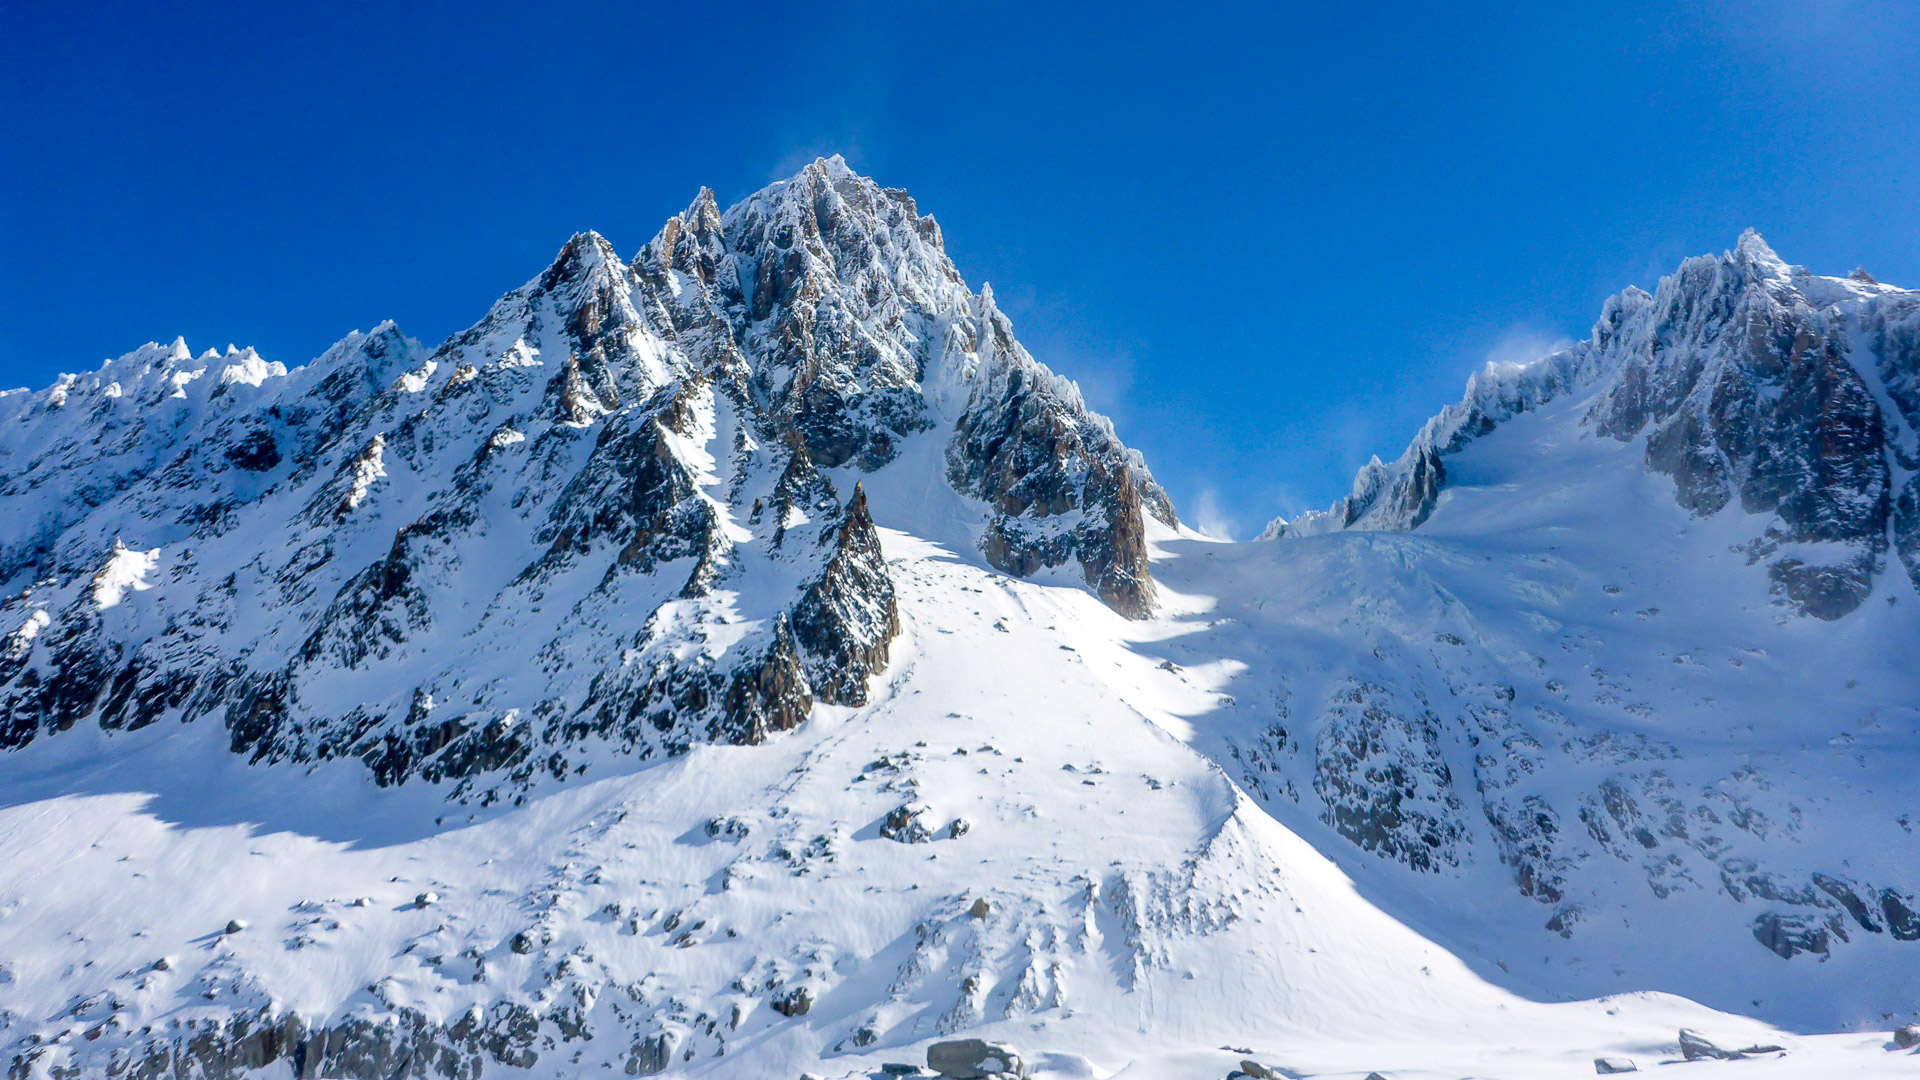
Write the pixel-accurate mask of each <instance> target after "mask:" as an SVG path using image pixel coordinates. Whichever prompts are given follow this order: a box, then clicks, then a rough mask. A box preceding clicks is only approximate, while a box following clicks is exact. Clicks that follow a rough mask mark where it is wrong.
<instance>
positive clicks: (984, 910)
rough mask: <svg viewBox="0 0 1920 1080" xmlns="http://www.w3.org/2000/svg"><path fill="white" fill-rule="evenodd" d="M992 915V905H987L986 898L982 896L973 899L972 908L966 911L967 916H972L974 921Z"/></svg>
mask: <svg viewBox="0 0 1920 1080" xmlns="http://www.w3.org/2000/svg"><path fill="white" fill-rule="evenodd" d="M992 913H993V905H992V904H990V903H988V902H987V898H986V897H984V896H982V897H978V898H977V899H975V900H974V902H973V906H972V907H970V908H968V909H967V914H969V915H971V916H973V917H974V918H976V919H984V918H986V917H987V916H988V915H991V914H992Z"/></svg>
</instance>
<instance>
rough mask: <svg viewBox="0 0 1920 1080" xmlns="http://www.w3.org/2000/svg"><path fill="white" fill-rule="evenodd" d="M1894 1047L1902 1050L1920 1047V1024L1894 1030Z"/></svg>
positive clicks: (1907, 1025)
mask: <svg viewBox="0 0 1920 1080" xmlns="http://www.w3.org/2000/svg"><path fill="white" fill-rule="evenodd" d="M1893 1045H1895V1046H1897V1047H1899V1048H1900V1049H1902V1050H1911V1049H1913V1048H1914V1047H1916V1046H1920V1024H1906V1025H1903V1026H1901V1027H1897V1028H1894V1029H1893Z"/></svg>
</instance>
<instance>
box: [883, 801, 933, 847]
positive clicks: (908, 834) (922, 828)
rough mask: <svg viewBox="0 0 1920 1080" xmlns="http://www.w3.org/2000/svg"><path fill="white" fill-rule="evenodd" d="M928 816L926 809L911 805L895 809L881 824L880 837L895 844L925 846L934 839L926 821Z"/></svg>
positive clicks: (889, 812)
mask: <svg viewBox="0 0 1920 1080" xmlns="http://www.w3.org/2000/svg"><path fill="white" fill-rule="evenodd" d="M926 814H927V808H926V807H924V806H914V805H913V804H911V803H908V804H905V805H902V806H897V807H894V808H893V809H892V810H890V811H888V813H887V818H886V820H885V821H882V822H881V823H880V835H881V836H883V837H885V838H887V839H888V840H892V841H894V842H895V843H900V844H924V843H926V842H927V841H929V840H932V839H933V830H932V829H929V828H927V823H926V821H925V820H924V818H925V816H926Z"/></svg>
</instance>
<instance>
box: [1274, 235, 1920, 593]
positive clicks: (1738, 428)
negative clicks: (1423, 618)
mask: <svg viewBox="0 0 1920 1080" xmlns="http://www.w3.org/2000/svg"><path fill="white" fill-rule="evenodd" d="M1570 398H1579V399H1581V400H1582V401H1583V402H1584V404H1583V408H1582V410H1581V412H1580V416H1579V421H1578V429H1577V432H1576V437H1577V436H1578V435H1592V436H1599V437H1604V438H1610V439H1617V440H1620V441H1622V442H1630V443H1637V444H1639V445H1640V446H1641V447H1642V448H1643V453H1642V459H1643V461H1644V463H1645V467H1646V468H1647V469H1649V470H1651V471H1653V472H1656V473H1659V474H1662V475H1665V476H1667V477H1670V478H1671V479H1672V481H1673V488H1674V490H1673V497H1674V498H1675V499H1676V500H1677V501H1678V502H1679V504H1680V505H1681V506H1682V507H1684V508H1685V509H1686V510H1687V511H1688V512H1689V513H1690V514H1692V515H1694V516H1696V517H1699V518H1702V519H1706V518H1712V517H1714V516H1715V515H1719V514H1722V513H1723V512H1725V513H1729V514H1735V513H1737V514H1741V515H1745V516H1746V518H1747V519H1748V520H1749V522H1750V523H1749V524H1748V525H1747V526H1744V531H1745V535H1744V536H1743V538H1742V543H1741V544H1740V548H1739V550H1740V552H1741V554H1742V555H1743V556H1744V557H1745V558H1746V559H1747V560H1748V561H1749V562H1751V563H1756V564H1760V563H1764V564H1765V566H1766V572H1767V574H1768V577H1769V579H1770V581H1771V583H1772V587H1773V589H1774V592H1775V594H1776V596H1777V597H1778V598H1779V600H1780V602H1781V603H1782V604H1783V605H1785V606H1787V607H1788V608H1790V609H1792V610H1794V611H1796V612H1799V613H1802V614H1807V615H1812V616H1815V617H1817V618H1821V619H1838V618H1841V617H1842V616H1844V615H1846V614H1848V613H1849V612H1851V611H1853V610H1854V609H1856V608H1858V607H1859V606H1860V604H1861V603H1863V602H1864V601H1865V600H1866V599H1867V597H1868V596H1870V595H1871V594H1872V593H1873V589H1874V583H1875V581H1876V579H1877V578H1878V577H1879V576H1880V575H1881V573H1882V572H1883V571H1885V570H1886V569H1887V568H1888V567H1889V564H1892V565H1893V566H1894V567H1895V572H1900V571H1902V570H1903V571H1904V572H1905V574H1906V575H1907V577H1908V578H1909V579H1911V580H1912V581H1913V583H1914V584H1915V587H1916V588H1920V435H1917V434H1916V433H1917V432H1920V292H1917V291H1912V290H1906V289H1898V288H1894V287H1892V286H1888V285H1882V284H1880V283H1879V282H1877V281H1875V280H1874V279H1873V277H1872V276H1871V275H1869V274H1867V273H1866V272H1865V271H1863V270H1856V271H1855V272H1854V273H1853V274H1852V275H1851V276H1849V277H1846V278H1832V277H1821V276H1819V275H1816V274H1813V273H1812V272H1810V271H1808V270H1807V268H1806V267H1803V266H1790V265H1788V264H1787V263H1786V262H1785V261H1783V260H1782V259H1781V258H1780V257H1779V256H1778V255H1776V254H1775V253H1774V251H1773V249H1772V248H1770V247H1768V246H1767V243H1766V241H1765V240H1762V239H1761V238H1760V234H1759V233H1757V232H1754V231H1753V230H1751V229H1749V230H1747V231H1746V232H1745V233H1743V234H1741V236H1740V240H1739V243H1737V244H1736V245H1735V246H1734V249H1733V250H1732V251H1729V252H1725V253H1723V254H1721V255H1719V256H1717V257H1716V256H1705V255H1703V256H1700V257H1698V258H1693V259H1688V260H1686V261H1685V262H1684V263H1682V264H1681V266H1680V269H1679V270H1678V271H1677V272H1675V273H1674V274H1673V275H1672V276H1670V277H1666V278H1663V279H1661V282H1660V285H1659V287H1658V288H1657V289H1656V290H1655V291H1654V292H1653V293H1652V294H1651V295H1649V294H1648V293H1646V292H1644V291H1642V290H1640V289H1634V288H1629V289H1627V290H1626V291H1625V292H1622V293H1620V294H1619V295H1617V296H1614V297H1613V298H1611V299H1609V300H1608V301H1607V303H1606V305H1605V307H1604V308H1603V310H1602V311H1601V315H1600V320H1599V321H1598V322H1597V323H1595V324H1594V327H1593V332H1592V334H1591V336H1589V337H1588V339H1587V340H1585V341H1582V342H1579V343H1577V344H1575V345H1573V346H1572V347H1571V348H1568V349H1565V350H1563V351H1560V352H1557V353H1554V354H1553V355H1551V356H1547V357H1544V358H1542V359H1540V360H1537V361H1535V362H1533V363H1531V364H1525V365H1517V364H1507V365H1489V366H1488V367H1487V368H1486V369H1485V370H1483V371H1482V372H1480V373H1479V374H1477V375H1475V376H1474V377H1473V378H1472V379H1471V380H1469V381H1468V384H1467V391H1466V395H1465V397H1464V398H1463V399H1462V400H1461V401H1460V402H1459V403H1458V404H1456V405H1452V406H1450V407H1448V408H1447V409H1446V410H1444V411H1442V412H1441V413H1440V414H1439V415H1438V416H1435V417H1434V418H1433V419H1432V420H1431V421H1429V422H1428V423H1427V424H1426V426H1425V427H1424V428H1422V429H1421V431H1420V433H1419V434H1418V435H1417V436H1415V438H1414V440H1413V442H1412V443H1411V444H1410V445H1409V446H1408V447H1407V449H1406V452H1405V453H1403V454H1402V455H1401V456H1400V458H1399V459H1398V460H1396V461H1395V462H1393V463H1392V464H1391V465H1388V464H1383V463H1382V462H1381V461H1380V460H1379V459H1378V458H1376V459H1374V460H1373V461H1372V462H1371V463H1369V464H1368V465H1367V466H1366V467H1365V468H1363V469H1361V470H1360V473H1359V475H1358V476H1357V477H1356V478H1355V479H1354V484H1353V492H1352V494H1350V495H1348V496H1347V497H1346V498H1344V499H1341V500H1339V501H1338V502H1336V503H1334V505H1333V506H1332V507H1331V508H1330V509H1329V510H1326V511H1324V512H1322V511H1315V512H1311V513H1308V514H1305V515H1302V516H1301V517H1299V518H1297V519H1295V520H1293V521H1286V520H1284V519H1283V520H1276V521H1274V522H1273V523H1271V524H1270V525H1268V527H1267V529H1266V531H1265V532H1264V533H1263V535H1264V536H1267V537H1274V536H1282V535H1287V536H1308V535H1314V534H1316V533H1322V532H1326V531H1330V530H1337V529H1390V530H1409V529H1417V528H1419V527H1420V526H1421V525H1422V524H1423V523H1424V522H1425V521H1426V520H1427V519H1428V517H1429V516H1430V515H1432V514H1433V512H1434V509H1435V506H1436V504H1437V503H1438V502H1439V500H1440V499H1441V498H1442V495H1443V492H1444V490H1445V487H1446V483H1447V469H1446V461H1447V459H1448V457H1449V456H1451V455H1453V454H1456V453H1458V452H1459V451H1460V450H1461V449H1462V448H1463V447H1465V446H1466V445H1467V444H1468V443H1470V442H1472V441H1473V440H1474V439H1476V438H1479V437H1482V436H1484V435H1486V434H1487V433H1488V432H1490V431H1492V430H1493V429H1494V428H1495V427H1496V426H1498V425H1499V424H1500V423H1501V422H1502V421H1504V420H1507V419H1509V418H1511V417H1513V416H1515V415H1517V414H1519V413H1523V412H1529V411H1532V410H1535V409H1538V408H1541V407H1542V406H1545V405H1547V404H1549V403H1552V402H1556V401H1560V400H1564V399H1570Z"/></svg>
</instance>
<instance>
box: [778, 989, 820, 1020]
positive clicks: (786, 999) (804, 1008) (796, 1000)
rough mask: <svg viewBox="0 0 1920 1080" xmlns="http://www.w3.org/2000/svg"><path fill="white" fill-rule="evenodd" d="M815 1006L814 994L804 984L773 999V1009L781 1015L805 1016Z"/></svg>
mask: <svg viewBox="0 0 1920 1080" xmlns="http://www.w3.org/2000/svg"><path fill="white" fill-rule="evenodd" d="M812 1008H813V995H812V994H810V993H808V992H807V988H806V987H804V986H796V987H794V988H793V990H792V991H790V992H789V993H786V994H783V995H781V996H780V997H777V998H774V999H773V1011H774V1012H777V1013H779V1014H780V1015H781V1016H805V1015H807V1012H808V1010H810V1009H812Z"/></svg>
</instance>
